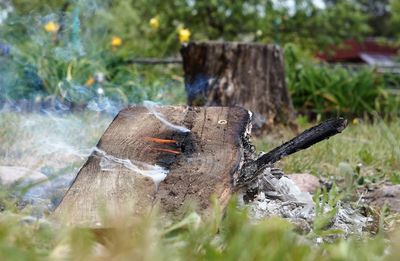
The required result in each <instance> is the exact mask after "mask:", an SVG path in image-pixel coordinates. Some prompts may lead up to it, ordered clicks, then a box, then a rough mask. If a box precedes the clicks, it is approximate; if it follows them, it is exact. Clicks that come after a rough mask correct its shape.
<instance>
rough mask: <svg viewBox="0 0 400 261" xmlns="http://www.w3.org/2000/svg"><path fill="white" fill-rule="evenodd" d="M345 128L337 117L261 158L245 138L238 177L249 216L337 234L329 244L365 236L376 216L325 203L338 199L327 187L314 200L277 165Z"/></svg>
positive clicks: (349, 206) (346, 205)
mask: <svg viewBox="0 0 400 261" xmlns="http://www.w3.org/2000/svg"><path fill="white" fill-rule="evenodd" d="M346 125H347V122H346V121H345V120H344V119H332V120H331V121H327V122H324V123H322V124H320V125H317V126H315V127H313V128H311V129H308V130H306V131H305V132H303V133H302V134H300V135H299V136H297V137H295V138H294V139H292V140H290V141H288V142H286V143H284V144H282V145H280V146H278V147H277V148H275V149H273V150H272V151H270V152H268V153H261V154H260V155H256V152H255V148H254V146H252V145H251V142H250V137H249V135H248V136H246V137H244V138H243V141H242V142H243V144H244V151H245V153H244V154H245V155H244V158H245V162H244V163H243V165H242V168H241V172H240V174H239V175H238V176H237V177H236V178H235V182H236V186H237V187H238V188H239V202H240V206H241V207H245V208H248V211H249V214H250V217H251V218H252V219H253V220H255V221H257V220H261V219H264V218H267V217H271V216H278V217H282V218H284V219H287V220H288V221H290V222H291V223H293V224H294V225H295V227H296V229H297V230H298V231H299V232H301V233H304V234H307V233H309V232H311V231H313V230H314V231H315V230H324V231H332V232H333V233H332V234H331V235H330V236H328V237H326V238H324V240H330V239H334V238H337V237H344V238H346V237H348V236H361V235H362V234H363V233H364V231H367V230H368V227H370V226H371V225H372V222H373V219H372V218H371V217H367V216H364V215H363V214H361V211H360V209H358V208H357V207H354V204H350V203H348V202H343V201H341V200H340V199H337V198H331V199H329V202H326V200H327V199H328V197H336V196H338V195H335V193H329V190H330V189H331V186H325V190H323V192H322V193H320V192H321V191H322V190H319V191H318V192H317V193H316V194H315V195H314V196H313V195H312V194H311V193H310V192H307V191H302V190H301V189H300V188H299V186H298V185H297V184H296V183H295V182H294V181H293V180H292V179H291V178H289V176H286V175H285V174H284V173H283V171H282V170H280V169H278V168H275V167H274V165H273V164H274V163H275V162H276V161H278V160H280V159H281V158H283V157H285V156H288V155H290V154H292V153H295V152H297V151H299V150H302V149H306V148H308V147H310V146H312V145H313V144H315V143H317V142H319V141H322V140H324V139H327V138H329V137H331V136H333V135H335V134H338V133H340V132H341V131H342V130H343V129H344V128H345V127H346ZM324 193H325V195H324ZM328 194H332V195H329V196H328ZM334 231H335V232H334ZM328 235H329V233H328ZM319 240H322V238H319Z"/></svg>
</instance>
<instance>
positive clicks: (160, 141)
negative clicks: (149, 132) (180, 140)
mask: <svg viewBox="0 0 400 261" xmlns="http://www.w3.org/2000/svg"><path fill="white" fill-rule="evenodd" d="M144 139H145V140H147V141H151V142H155V143H162V144H171V143H176V140H165V139H159V138H153V137H147V136H146V137H144Z"/></svg>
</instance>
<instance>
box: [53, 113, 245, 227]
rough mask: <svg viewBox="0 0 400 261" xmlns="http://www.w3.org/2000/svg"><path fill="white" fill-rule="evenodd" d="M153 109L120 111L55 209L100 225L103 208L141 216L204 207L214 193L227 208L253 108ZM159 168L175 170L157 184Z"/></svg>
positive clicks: (77, 221)
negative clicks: (156, 210) (157, 209)
mask: <svg viewBox="0 0 400 261" xmlns="http://www.w3.org/2000/svg"><path fill="white" fill-rule="evenodd" d="M155 109H156V111H153V112H152V113H150V111H149V110H148V109H147V108H145V107H141V106H138V107H129V108H127V109H124V110H122V111H121V112H120V113H119V114H118V116H117V117H116V118H115V119H114V121H113V122H112V123H111V125H110V126H109V127H108V129H107V130H106V132H105V133H104V135H103V136H102V138H101V139H100V141H99V143H98V145H97V148H96V150H95V151H94V152H93V154H92V155H91V156H90V157H89V159H88V161H87V162H86V164H85V165H84V166H83V167H82V169H81V170H80V171H79V173H78V174H77V176H76V178H75V180H74V182H73V184H72V185H71V187H70V189H69V190H68V192H67V193H66V195H65V197H64V198H63V200H62V201H61V203H60V205H59V206H58V207H57V209H56V211H55V214H56V215H57V216H59V217H66V218H67V219H68V221H69V222H71V223H72V224H81V225H85V226H93V227H96V226H98V225H100V226H107V225H105V224H104V223H103V221H104V220H103V219H102V213H103V212H107V213H111V214H113V215H119V214H123V213H132V214H133V215H142V214H145V213H147V212H148V211H150V210H151V208H152V207H153V206H155V205H159V207H160V208H161V210H162V211H163V212H168V213H174V214H179V213H181V212H182V211H183V209H184V207H185V205H187V204H190V203H193V202H194V203H196V204H197V206H198V209H199V210H200V212H203V213H204V212H207V211H208V209H209V206H210V201H209V199H210V197H211V196H212V195H215V196H216V197H217V199H218V200H219V202H220V203H221V205H222V206H224V205H225V204H226V203H227V201H228V199H229V198H230V195H231V193H232V189H233V182H232V176H233V175H235V173H236V172H237V171H238V170H239V167H240V165H241V163H242V161H243V143H242V139H243V137H244V136H245V135H246V130H247V128H248V126H249V122H250V114H249V112H248V111H247V110H245V109H242V108H239V107H231V108H227V107H202V108H200V107H198V108H192V107H179V106H169V107H157V108H155ZM164 117H165V118H164ZM166 119H168V121H169V122H166ZM174 124H177V125H181V126H185V127H186V128H188V129H189V130H190V131H186V132H185V129H184V128H183V127H178V126H175V125H174ZM182 128H183V131H182ZM155 165H157V166H159V167H158V168H157V167H155ZM161 167H162V168H164V169H165V170H168V171H169V173H168V175H167V176H166V178H165V180H163V181H161V183H159V182H160V180H161V179H162V175H163V172H162V169H161ZM160 176H161V177H160ZM152 177H154V178H155V179H158V180H156V182H154V181H153V180H152ZM157 183H159V184H157Z"/></svg>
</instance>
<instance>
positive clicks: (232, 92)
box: [181, 42, 295, 133]
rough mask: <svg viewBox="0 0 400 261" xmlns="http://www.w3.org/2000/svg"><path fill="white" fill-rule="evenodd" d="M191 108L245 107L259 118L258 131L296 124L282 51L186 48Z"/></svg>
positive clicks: (209, 45)
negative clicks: (286, 82) (275, 125)
mask: <svg viewBox="0 0 400 261" xmlns="http://www.w3.org/2000/svg"><path fill="white" fill-rule="evenodd" d="M181 54H182V57H183V69H184V72H185V88H186V91H187V95H188V104H189V105H191V106H192V105H194V106H235V105H240V106H243V107H244V108H246V109H248V110H251V111H252V112H253V113H255V115H254V117H253V132H254V130H255V131H256V132H258V133H259V132H262V131H264V130H266V129H270V128H271V127H272V126H274V124H276V123H283V124H285V125H286V124H288V125H289V126H295V124H294V109H293V105H292V101H291V99H290V96H289V93H288V90H287V87H286V84H285V73H284V64H283V55H282V51H281V49H280V48H279V47H278V46H276V45H261V44H249V43H229V42H223V43H217V42H201V43H190V44H188V45H187V46H185V47H183V48H182V49H181Z"/></svg>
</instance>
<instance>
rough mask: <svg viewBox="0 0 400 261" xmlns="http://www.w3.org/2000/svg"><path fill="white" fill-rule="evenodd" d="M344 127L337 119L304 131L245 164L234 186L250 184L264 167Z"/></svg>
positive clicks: (326, 137) (345, 123) (340, 120)
mask: <svg viewBox="0 0 400 261" xmlns="http://www.w3.org/2000/svg"><path fill="white" fill-rule="evenodd" d="M346 126H347V121H346V120H345V119H343V118H337V119H329V120H326V121H324V122H322V123H320V124H318V125H316V126H314V127H312V128H310V129H307V130H305V131H304V132H303V133H301V134H299V135H298V136H296V137H294V138H293V139H291V140H290V141H288V142H285V143H284V144H282V145H280V146H278V147H276V148H275V149H273V150H271V151H269V152H268V153H266V154H264V155H262V156H261V157H259V158H258V159H256V160H254V161H250V162H248V163H246V164H245V165H244V166H243V167H242V169H241V172H240V175H239V176H238V177H237V179H236V182H235V183H236V186H238V187H241V186H244V185H246V184H248V183H250V182H252V181H253V180H255V179H256V178H257V177H258V175H260V174H261V173H262V171H263V170H264V169H265V168H266V167H268V166H271V165H272V164H273V163H275V162H276V161H278V160H280V159H282V158H283V157H286V156H289V155H291V154H293V153H295V152H297V151H300V150H304V149H307V148H308V147H310V146H312V145H314V144H316V143H318V142H320V141H322V140H325V139H329V138H330V137H332V136H334V135H336V134H338V133H341V132H342V131H343V130H344V129H345V128H346Z"/></svg>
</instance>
